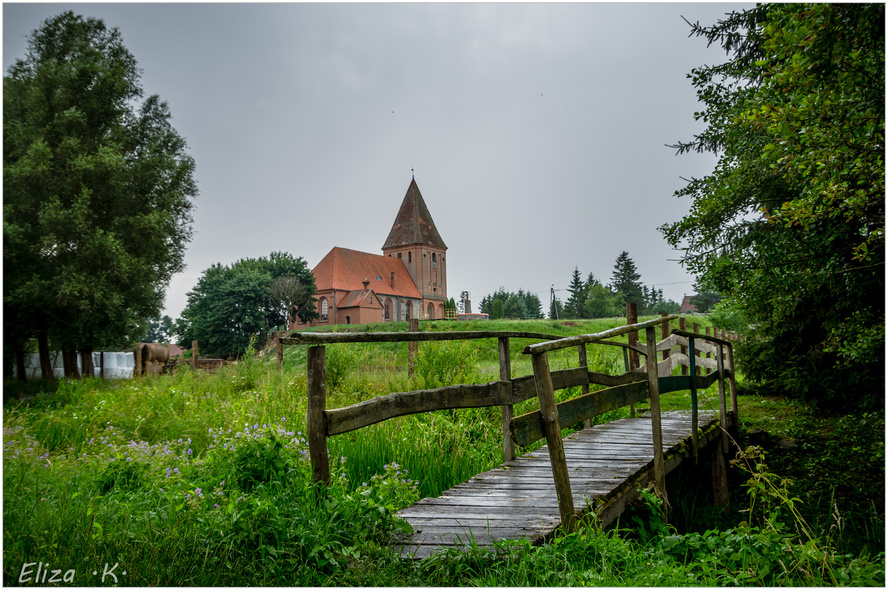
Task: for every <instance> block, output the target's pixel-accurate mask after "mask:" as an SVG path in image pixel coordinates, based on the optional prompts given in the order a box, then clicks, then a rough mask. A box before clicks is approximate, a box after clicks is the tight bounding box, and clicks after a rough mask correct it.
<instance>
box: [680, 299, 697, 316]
mask: <svg viewBox="0 0 888 590" xmlns="http://www.w3.org/2000/svg"><path fill="white" fill-rule="evenodd" d="M691 297H694V296H693V295H685V297H684V299H682V300H681V309H680V310H679V312H678V313H699V312H698V311H697V306H696V305H694V304H693V303H691Z"/></svg>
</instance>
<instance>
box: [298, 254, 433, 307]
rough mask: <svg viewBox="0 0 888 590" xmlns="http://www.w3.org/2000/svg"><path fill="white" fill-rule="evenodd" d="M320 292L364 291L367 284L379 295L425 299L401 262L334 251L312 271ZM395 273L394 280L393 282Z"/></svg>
mask: <svg viewBox="0 0 888 590" xmlns="http://www.w3.org/2000/svg"><path fill="white" fill-rule="evenodd" d="M311 272H312V274H313V275H314V277H315V286H316V287H317V291H318V292H321V291H324V290H327V289H338V290H342V291H363V290H364V284H363V283H364V281H365V280H366V281H370V285H369V288H370V289H372V290H373V291H375V292H376V293H378V294H379V295H394V296H396V297H410V298H413V299H422V295H420V294H419V290H417V288H416V284H415V283H414V282H413V279H412V278H410V273H409V272H408V271H407V267H406V266H404V262H403V261H401V259H400V258H393V257H390V256H380V255H379V254H369V253H367V252H359V251H357V250H349V249H347V248H333V249H332V250H330V252H329V253H328V254H327V255H326V256H324V258H323V259H322V260H321V261H320V262H319V263H318V265H317V266H316V267H315V268H314V270H312V271H311ZM392 273H394V280H392Z"/></svg>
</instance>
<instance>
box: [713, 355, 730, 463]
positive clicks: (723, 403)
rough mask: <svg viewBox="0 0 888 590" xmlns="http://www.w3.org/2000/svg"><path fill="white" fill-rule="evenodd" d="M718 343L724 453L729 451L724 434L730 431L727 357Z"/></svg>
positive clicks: (719, 393) (720, 412)
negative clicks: (726, 373)
mask: <svg viewBox="0 0 888 590" xmlns="http://www.w3.org/2000/svg"><path fill="white" fill-rule="evenodd" d="M716 344H717V345H718V354H717V355H716V361H715V362H716V366H717V367H718V369H717V370H718V412H719V414H720V415H721V416H720V419H719V424H720V425H721V427H722V431H723V432H722V437H721V441H722V444H721V451H722V453H727V452H728V437H726V436H724V433H725V432H727V431H728V404H727V401H726V400H725V359H724V348H723V347H722V345H721V343H716Z"/></svg>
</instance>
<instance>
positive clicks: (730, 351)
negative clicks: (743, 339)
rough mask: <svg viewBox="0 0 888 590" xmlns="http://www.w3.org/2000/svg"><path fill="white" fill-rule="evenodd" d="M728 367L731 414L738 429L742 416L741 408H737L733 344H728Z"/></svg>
mask: <svg viewBox="0 0 888 590" xmlns="http://www.w3.org/2000/svg"><path fill="white" fill-rule="evenodd" d="M728 367H729V370H730V371H731V373H730V375H729V376H728V389H729V390H730V392H731V413H732V414H733V415H734V418H733V422H734V424H733V426H734V427H736V426H737V425H739V424H740V415H739V414H738V411H739V408H738V407H737V381H736V379H735V378H734V370H735V369H734V346H733V345H732V344H728Z"/></svg>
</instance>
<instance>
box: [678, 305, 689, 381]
mask: <svg viewBox="0 0 888 590" xmlns="http://www.w3.org/2000/svg"><path fill="white" fill-rule="evenodd" d="M678 329H679V330H681V331H683V332H687V330H688V321H687V320H686V319H685V318H678ZM678 352H679V353H680V354H683V355H685V356H688V347H687V346H686V345H684V344H682V345H680V346H679V347H678ZM681 374H682V375H687V374H688V367H687V365H685V364H682V366H681Z"/></svg>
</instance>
